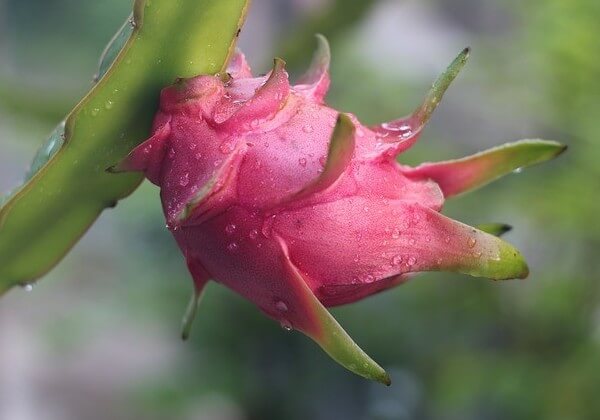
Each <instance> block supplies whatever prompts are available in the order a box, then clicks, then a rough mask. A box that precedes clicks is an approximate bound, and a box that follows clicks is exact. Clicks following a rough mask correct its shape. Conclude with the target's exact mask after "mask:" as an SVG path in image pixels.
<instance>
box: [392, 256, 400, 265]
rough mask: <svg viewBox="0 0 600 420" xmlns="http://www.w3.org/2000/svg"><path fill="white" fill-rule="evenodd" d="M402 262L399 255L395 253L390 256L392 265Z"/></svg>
mask: <svg viewBox="0 0 600 420" xmlns="http://www.w3.org/2000/svg"><path fill="white" fill-rule="evenodd" d="M400 264H402V257H401V256H400V255H396V256H395V257H394V258H392V265H400Z"/></svg>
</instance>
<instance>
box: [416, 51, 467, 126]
mask: <svg viewBox="0 0 600 420" xmlns="http://www.w3.org/2000/svg"><path fill="white" fill-rule="evenodd" d="M470 55H471V48H470V47H467V48H465V49H464V50H462V51H461V52H460V54H459V55H458V56H457V57H456V58H455V59H454V61H452V63H451V64H450V65H449V66H448V68H447V69H446V71H445V72H444V73H442V74H441V75H440V77H438V78H437V80H436V81H435V82H434V83H433V85H432V87H431V89H430V90H429V92H428V93H427V96H426V97H425V100H424V101H423V103H422V104H421V106H420V107H419V108H418V109H417V110H416V111H415V112H414V113H413V115H412V116H413V118H414V119H415V120H416V121H415V123H416V124H417V125H418V127H423V126H424V125H425V124H426V123H427V121H429V119H430V118H431V115H432V114H433V111H435V109H436V108H437V106H438V104H439V103H440V101H441V100H442V98H443V96H444V94H445V93H446V91H447V90H448V88H449V87H450V85H451V84H452V82H453V81H454V80H455V79H456V77H457V76H458V74H459V73H460V71H461V70H462V69H463V67H464V66H465V64H467V61H468V60H469V56H470Z"/></svg>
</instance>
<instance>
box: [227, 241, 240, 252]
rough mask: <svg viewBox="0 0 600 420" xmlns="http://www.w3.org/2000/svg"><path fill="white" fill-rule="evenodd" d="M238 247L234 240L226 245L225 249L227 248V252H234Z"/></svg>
mask: <svg viewBox="0 0 600 420" xmlns="http://www.w3.org/2000/svg"><path fill="white" fill-rule="evenodd" d="M238 248H239V245H238V244H237V243H236V242H232V243H230V244H229V245H227V249H228V250H229V252H235V251H237V249H238Z"/></svg>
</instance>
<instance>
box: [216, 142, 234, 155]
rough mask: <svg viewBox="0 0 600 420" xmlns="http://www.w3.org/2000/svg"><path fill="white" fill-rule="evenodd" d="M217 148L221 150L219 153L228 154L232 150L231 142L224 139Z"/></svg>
mask: <svg viewBox="0 0 600 420" xmlns="http://www.w3.org/2000/svg"><path fill="white" fill-rule="evenodd" d="M219 150H220V151H221V153H223V154H225V155H228V154H229V153H231V152H233V144H231V143H230V142H227V141H226V142H224V143H223V144H221V146H220V147H219Z"/></svg>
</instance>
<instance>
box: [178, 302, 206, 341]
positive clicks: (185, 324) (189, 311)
mask: <svg viewBox="0 0 600 420" xmlns="http://www.w3.org/2000/svg"><path fill="white" fill-rule="evenodd" d="M201 296H202V295H201V294H200V293H198V292H197V291H195V290H194V292H193V293H192V296H191V298H190V302H189V303H188V306H187V308H186V310H185V313H184V315H183V319H182V320H181V339H182V340H183V341H187V340H188V339H189V338H190V334H191V332H192V325H193V324H194V320H195V319H196V315H197V313H198V306H200V298H201Z"/></svg>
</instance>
